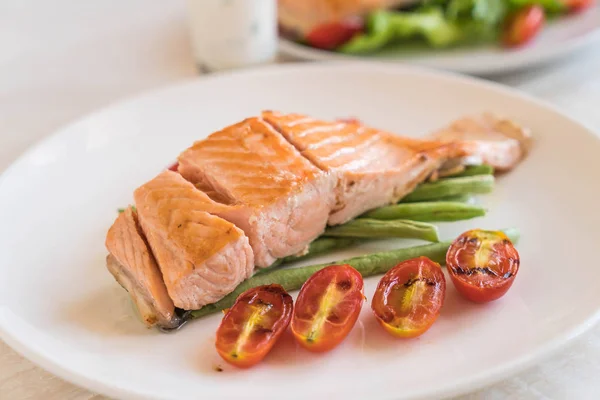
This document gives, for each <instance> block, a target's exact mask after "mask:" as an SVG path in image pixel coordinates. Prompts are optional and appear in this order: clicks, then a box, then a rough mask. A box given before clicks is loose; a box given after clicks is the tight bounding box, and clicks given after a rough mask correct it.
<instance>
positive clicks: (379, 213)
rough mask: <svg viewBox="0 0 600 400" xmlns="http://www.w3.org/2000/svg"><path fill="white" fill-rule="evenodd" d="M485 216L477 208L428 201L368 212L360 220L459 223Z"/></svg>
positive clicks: (463, 204) (462, 204)
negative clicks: (364, 218)
mask: <svg viewBox="0 0 600 400" xmlns="http://www.w3.org/2000/svg"><path fill="white" fill-rule="evenodd" d="M484 215H485V209H484V208H482V207H479V206H475V205H471V204H465V203H459V202H450V201H430V202H421V203H400V204H393V205H391V206H387V207H380V208H377V209H375V210H373V211H369V212H367V213H366V214H364V215H363V216H362V217H361V218H363V217H366V218H374V219H380V220H395V219H409V220H412V221H425V222H428V221H461V220H465V219H471V218H475V217H481V216H484Z"/></svg>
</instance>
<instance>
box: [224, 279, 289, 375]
mask: <svg viewBox="0 0 600 400" xmlns="http://www.w3.org/2000/svg"><path fill="white" fill-rule="evenodd" d="M292 310H293V300H292V296H290V295H289V294H288V293H287V292H286V291H285V289H283V287H282V286H280V285H264V286H259V287H255V288H252V289H249V290H247V291H245V292H244V293H242V294H241V295H240V296H239V297H238V298H237V300H236V301H235V304H234V305H233V306H232V307H231V308H230V309H229V310H228V311H227V313H226V314H225V316H224V317H223V320H222V321H221V325H219V329H218V330H217V340H216V347H217V352H218V353H219V355H220V356H221V357H222V358H223V359H224V360H225V361H227V362H228V363H230V364H232V365H235V366H236V367H240V368H248V367H251V366H253V365H255V364H257V363H258V362H260V361H261V360H262V359H263V358H265V356H266V355H267V354H268V353H269V351H270V350H271V348H272V347H273V345H274V344H275V342H276V341H277V339H279V337H280V336H281V334H282V333H283V332H284V331H285V330H286V328H287V326H288V325H289V323H290V319H291V318H292Z"/></svg>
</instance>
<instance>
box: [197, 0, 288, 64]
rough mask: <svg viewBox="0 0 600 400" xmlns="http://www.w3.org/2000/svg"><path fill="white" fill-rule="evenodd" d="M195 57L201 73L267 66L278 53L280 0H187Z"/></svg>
mask: <svg viewBox="0 0 600 400" xmlns="http://www.w3.org/2000/svg"><path fill="white" fill-rule="evenodd" d="M188 13H189V24H190V32H191V40H192V46H193V52H194V57H195V59H196V63H197V64H198V67H199V68H200V69H201V70H208V71H215V70H223V69H231V68H238V67H244V66H248V65H253V64H260V63H266V62H270V61H272V60H274V58H275V55H276V52H277V0H188Z"/></svg>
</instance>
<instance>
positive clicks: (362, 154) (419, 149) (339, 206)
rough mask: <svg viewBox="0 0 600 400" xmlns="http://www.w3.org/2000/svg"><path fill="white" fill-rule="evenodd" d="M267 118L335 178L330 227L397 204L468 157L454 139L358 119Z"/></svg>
mask: <svg viewBox="0 0 600 400" xmlns="http://www.w3.org/2000/svg"><path fill="white" fill-rule="evenodd" d="M262 116H263V118H264V119H265V120H266V121H267V122H268V123H270V124H271V125H272V126H273V127H274V128H275V129H276V130H277V131H279V132H280V133H281V134H282V135H283V136H284V137H285V138H286V139H287V140H288V141H289V142H290V143H292V144H293V145H294V146H295V147H296V148H297V149H298V150H299V151H300V152H301V153H302V155H303V156H305V157H306V158H307V159H308V160H310V161H311V162H312V163H313V164H314V165H316V166H317V167H319V168H320V169H321V170H323V171H326V172H329V173H331V174H333V175H334V176H336V179H337V186H336V203H335V206H334V207H333V209H332V212H331V215H330V216H329V220H328V223H329V224H330V225H337V224H341V223H344V222H347V221H349V220H350V219H352V218H354V217H356V216H358V215H360V214H362V213H364V212H365V211H368V210H370V209H373V208H376V207H380V206H383V205H386V204H390V203H395V202H397V201H398V200H400V199H401V198H402V197H404V196H405V195H406V194H408V193H410V192H411V191H412V190H414V188H415V187H416V185H417V184H419V183H420V182H422V181H423V180H425V179H426V178H427V177H428V176H429V175H430V174H431V173H432V172H433V171H435V170H437V169H438V168H439V167H440V166H441V165H442V164H443V163H444V162H445V161H446V160H447V159H449V158H453V157H458V156H462V155H464V154H463V151H462V150H461V149H460V148H459V147H457V146H456V145H454V144H453V143H442V142H439V141H423V140H417V139H409V138H403V137H399V136H396V135H393V134H391V133H388V132H384V131H381V130H377V129H373V128H369V127H367V126H364V125H362V124H361V123H359V122H357V121H348V122H339V121H337V122H325V121H321V120H316V119H312V118H309V117H307V116H305V115H300V114H287V115H284V114H279V113H276V112H272V111H266V112H263V114H262Z"/></svg>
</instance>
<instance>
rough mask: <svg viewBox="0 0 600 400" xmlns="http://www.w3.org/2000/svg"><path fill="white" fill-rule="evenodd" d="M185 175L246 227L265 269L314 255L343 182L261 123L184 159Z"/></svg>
mask: <svg viewBox="0 0 600 400" xmlns="http://www.w3.org/2000/svg"><path fill="white" fill-rule="evenodd" d="M179 172H180V173H181V175H182V176H183V177H184V178H185V179H187V180H188V181H190V182H192V183H193V184H194V185H196V187H198V188H200V189H201V190H203V191H205V192H206V193H207V194H209V195H210V196H211V197H212V199H213V200H214V201H215V203H219V204H221V205H222V206H221V207H217V206H213V208H212V209H211V212H212V213H214V214H215V215H218V216H220V217H222V218H224V219H226V220H228V221H230V222H232V223H234V224H235V225H237V226H238V227H239V228H241V229H242V230H243V231H244V232H245V233H246V235H247V236H248V238H249V240H250V245H251V246H252V250H253V251H254V260H255V263H256V265H257V266H258V267H268V266H269V265H271V264H272V263H273V262H274V261H275V260H276V259H278V258H281V257H286V256H289V255H293V254H301V253H302V252H304V251H306V249H307V247H308V244H309V243H310V242H311V241H312V240H314V239H315V238H316V237H317V236H319V235H320V234H321V233H322V232H323V230H324V229H325V226H326V223H327V218H328V215H329V212H330V210H331V207H332V206H333V201H334V192H333V187H334V184H335V178H334V177H333V176H332V175H331V174H329V173H327V172H324V171H321V170H320V169H319V168H317V167H315V166H314V165H312V164H311V162H310V161H309V160H307V159H306V158H304V157H303V156H302V155H301V154H300V153H299V152H298V151H297V150H296V149H295V148H294V146H292V145H291V144H290V143H288V142H287V141H286V140H285V139H284V138H283V137H282V136H281V135H280V134H279V133H278V132H276V131H275V130H274V129H273V128H272V127H271V126H270V125H269V124H267V123H266V122H265V121H264V120H262V119H261V118H248V119H246V120H244V121H242V122H240V123H238V124H235V125H232V126H229V127H227V128H225V129H223V130H221V131H219V132H216V133H213V134H212V135H210V136H209V137H207V138H206V139H204V140H201V141H198V142H196V143H194V145H193V146H192V147H190V148H189V149H187V150H186V151H184V152H183V153H182V154H181V155H180V156H179Z"/></svg>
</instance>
